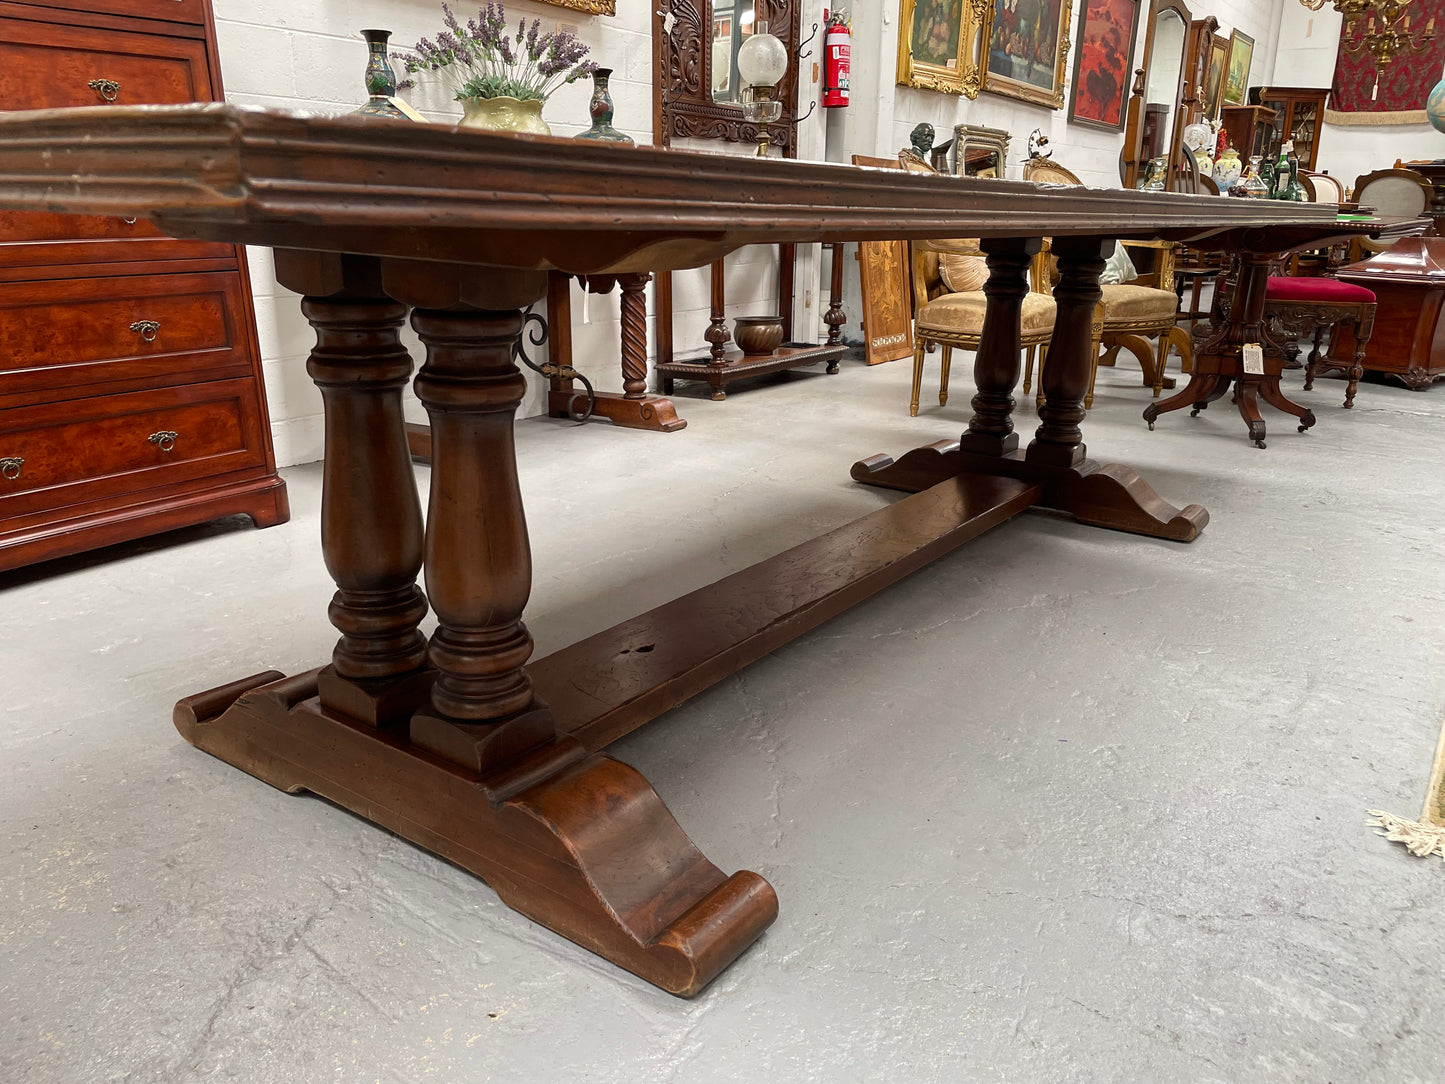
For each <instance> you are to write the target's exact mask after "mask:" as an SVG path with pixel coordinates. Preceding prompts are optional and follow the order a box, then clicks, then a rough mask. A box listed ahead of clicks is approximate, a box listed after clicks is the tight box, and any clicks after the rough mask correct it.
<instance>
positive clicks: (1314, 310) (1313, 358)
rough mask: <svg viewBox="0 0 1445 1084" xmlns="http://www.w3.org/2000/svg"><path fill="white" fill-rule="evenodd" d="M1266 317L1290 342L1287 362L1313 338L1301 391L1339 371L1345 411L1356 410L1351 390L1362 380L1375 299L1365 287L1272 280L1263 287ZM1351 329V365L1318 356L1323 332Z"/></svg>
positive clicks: (1304, 279)
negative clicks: (1342, 374) (1324, 375)
mask: <svg viewBox="0 0 1445 1084" xmlns="http://www.w3.org/2000/svg"><path fill="white" fill-rule="evenodd" d="M1264 296H1265V304H1264V315H1265V319H1267V320H1268V321H1269V323H1270V325H1271V326H1272V327H1273V328H1275V329H1276V330H1278V331H1279V332H1280V333H1281V334H1283V335H1286V336H1288V337H1289V339H1290V342H1291V345H1290V346H1288V347H1286V350H1287V352H1288V353H1289V354H1290V356H1291V357H1298V356H1299V351H1300V348H1299V340H1300V339H1301V338H1303V337H1304V336H1306V335H1312V336H1313V347H1314V348H1313V349H1312V350H1311V351H1310V356H1309V361H1308V363H1307V365H1306V368H1305V391H1309V390H1310V389H1312V388H1313V387H1314V386H1315V376H1316V375H1318V374H1319V373H1321V372H1325V371H1328V370H1331V369H1338V370H1340V371H1342V372H1347V373H1348V374H1349V378H1350V382H1349V384H1348V386H1346V388H1345V406H1347V407H1349V406H1354V404H1355V389H1356V388H1357V387H1359V383H1360V377H1362V376H1364V374H1365V364H1364V363H1365V344H1366V343H1367V342H1369V341H1370V333H1371V332H1372V331H1373V330H1374V327H1375V295H1374V294H1373V293H1372V292H1371V291H1369V290H1367V289H1365V288H1364V287H1363V286H1356V285H1354V284H1353V283H1349V282H1341V281H1340V280H1339V279H1330V278H1310V277H1306V276H1290V275H1272V276H1270V278H1269V280H1268V282H1267V283H1266V289H1265V294H1264ZM1337 324H1350V325H1352V326H1353V327H1354V332H1355V358H1354V363H1353V364H1346V363H1344V362H1342V361H1331V360H1330V359H1328V358H1325V357H1323V356H1322V355H1321V352H1320V341H1321V340H1322V339H1323V338H1324V334H1325V328H1328V327H1333V326H1335V325H1337Z"/></svg>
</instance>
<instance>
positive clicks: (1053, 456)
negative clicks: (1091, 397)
mask: <svg viewBox="0 0 1445 1084" xmlns="http://www.w3.org/2000/svg"><path fill="white" fill-rule="evenodd" d="M1112 246H1113V242H1111V241H1107V240H1101V239H1099V238H1097V237H1059V238H1055V239H1054V244H1053V250H1054V253H1055V254H1056V255H1057V256H1058V258H1059V282H1058V285H1057V286H1055V287H1054V302H1055V304H1056V306H1057V311H1056V313H1055V316H1054V334H1053V339H1052V340H1051V341H1050V343H1049V363H1048V364H1047V365H1046V366H1044V370H1043V372H1042V374H1041V375H1040V377H1039V386H1040V387H1041V388H1042V389H1043V393H1044V405H1043V406H1042V407H1040V408H1039V419H1040V421H1041V422H1042V424H1041V425H1040V426H1039V428H1038V430H1037V431H1036V432H1035V434H1034V439H1033V441H1032V442H1031V443H1030V444H1029V447H1028V461H1029V462H1030V463H1032V464H1036V465H1039V466H1047V467H1073V466H1075V465H1077V464H1079V463H1081V462H1082V461H1083V460H1084V458H1085V454H1084V453H1085V448H1084V442H1083V440H1084V438H1083V431H1082V430H1081V429H1080V428H1079V424H1080V423H1081V422H1082V421H1083V420H1084V396H1085V394H1086V393H1087V392H1088V390H1089V378H1090V376H1091V375H1092V374H1093V370H1094V357H1093V353H1094V348H1095V347H1094V336H1093V324H1094V308H1095V306H1096V305H1097V304H1098V303H1099V298H1100V297H1102V296H1103V294H1102V291H1101V290H1100V289H1099V273H1100V272H1101V271H1103V270H1104V261H1105V259H1106V258H1107V257H1108V255H1109V253H1110V251H1112Z"/></svg>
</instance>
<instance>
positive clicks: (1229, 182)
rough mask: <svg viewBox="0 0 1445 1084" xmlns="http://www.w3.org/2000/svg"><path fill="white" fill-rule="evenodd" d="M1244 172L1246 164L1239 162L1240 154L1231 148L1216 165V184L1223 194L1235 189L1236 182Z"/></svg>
mask: <svg viewBox="0 0 1445 1084" xmlns="http://www.w3.org/2000/svg"><path fill="white" fill-rule="evenodd" d="M1243 172H1244V163H1243V162H1241V161H1240V160H1239V152H1238V151H1237V150H1235V149H1234V148H1233V147H1230V148H1229V149H1227V150H1226V151H1225V152H1224V153H1223V154H1221V155H1220V156H1219V160H1218V161H1217V162H1215V163H1214V183H1215V184H1217V185H1218V186H1219V190H1220V191H1221V192H1226V191H1228V190H1229V189H1231V188H1233V187H1234V182H1235V181H1237V180H1239V177H1240V174H1242V173H1243Z"/></svg>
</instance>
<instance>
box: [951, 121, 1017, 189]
mask: <svg viewBox="0 0 1445 1084" xmlns="http://www.w3.org/2000/svg"><path fill="white" fill-rule="evenodd" d="M1008 141H1009V134H1008V132H1006V131H1004V130H1003V129H1002V128H984V127H982V126H981V125H978V124H955V125H954V126H953V148H954V149H953V173H954V176H956V177H1002V176H1003V175H1004V169H1005V168H1006V167H1007V165H1008Z"/></svg>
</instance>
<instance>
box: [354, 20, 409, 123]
mask: <svg viewBox="0 0 1445 1084" xmlns="http://www.w3.org/2000/svg"><path fill="white" fill-rule="evenodd" d="M361 36H362V37H363V38H364V39H366V51H367V52H366V93H367V95H368V98H367V101H366V104H365V105H363V106H362V107H361V108H360V109H358V110H357V111H356V113H357V115H358V116H363V117H393V118H396V119H398V120H407V119H408V118H407V115H406V114H405V113H403V112H402V111H401V110H400V109H398V108H397V107H396V103H395V102H394V101H393V100H392V99H393V98H395V97H396V73H395V72H394V71H392V70H391V62H390V60H389V59H388V58H387V55H386V42H387V39H388V38H390V37H391V31H390V30H363V31H362V32H361Z"/></svg>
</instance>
